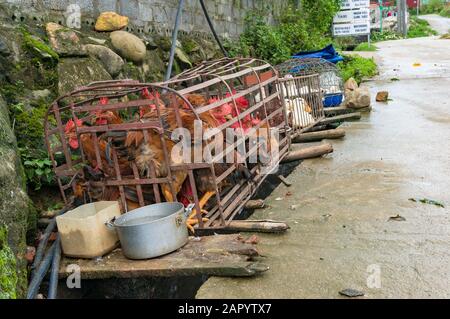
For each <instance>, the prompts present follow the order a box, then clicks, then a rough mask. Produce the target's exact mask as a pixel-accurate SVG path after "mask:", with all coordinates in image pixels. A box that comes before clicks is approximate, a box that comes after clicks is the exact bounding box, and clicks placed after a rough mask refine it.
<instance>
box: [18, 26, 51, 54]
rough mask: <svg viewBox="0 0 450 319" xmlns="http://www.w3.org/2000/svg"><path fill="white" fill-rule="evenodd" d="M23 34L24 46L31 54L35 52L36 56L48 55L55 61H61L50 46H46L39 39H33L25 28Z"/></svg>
mask: <svg viewBox="0 0 450 319" xmlns="http://www.w3.org/2000/svg"><path fill="white" fill-rule="evenodd" d="M21 32H22V35H23V39H24V46H25V48H26V49H28V50H29V51H31V52H33V51H34V52H35V54H39V55H42V54H47V55H48V56H49V57H50V58H52V59H54V60H55V61H58V60H59V55H58V53H56V52H55V51H54V50H53V49H52V48H51V47H50V46H48V45H47V44H45V43H44V42H43V41H42V40H40V39H39V38H36V37H33V36H32V35H31V34H30V33H29V32H28V31H27V30H26V29H25V28H24V27H22V28H21Z"/></svg>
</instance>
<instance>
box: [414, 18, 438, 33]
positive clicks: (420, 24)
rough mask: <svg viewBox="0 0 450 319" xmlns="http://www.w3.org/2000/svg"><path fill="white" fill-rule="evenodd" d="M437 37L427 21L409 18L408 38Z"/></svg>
mask: <svg viewBox="0 0 450 319" xmlns="http://www.w3.org/2000/svg"><path fill="white" fill-rule="evenodd" d="M430 35H437V32H436V31H435V30H433V29H432V28H431V27H430V24H429V23H428V21H426V20H423V19H419V18H417V17H411V26H410V27H409V29H408V34H407V37H408V38H419V37H428V36H430Z"/></svg>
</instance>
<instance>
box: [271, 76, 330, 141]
mask: <svg viewBox="0 0 450 319" xmlns="http://www.w3.org/2000/svg"><path fill="white" fill-rule="evenodd" d="M278 85H279V91H280V92H281V93H282V96H283V105H284V108H285V109H286V117H287V119H288V123H289V125H290V127H291V128H292V132H291V138H295V137H296V136H298V135H299V134H301V133H303V132H304V131H306V130H308V129H309V128H311V127H312V126H314V125H316V124H317V123H318V122H319V121H320V120H321V119H323V118H324V117H325V112H324V109H323V104H322V92H321V89H320V78H319V75H318V74H312V75H306V76H298V77H292V76H291V75H286V76H285V77H284V78H281V79H279V81H278Z"/></svg>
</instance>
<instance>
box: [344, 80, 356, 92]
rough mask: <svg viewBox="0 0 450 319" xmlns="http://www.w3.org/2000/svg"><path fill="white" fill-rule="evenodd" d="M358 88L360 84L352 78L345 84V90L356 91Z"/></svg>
mask: <svg viewBox="0 0 450 319" xmlns="http://www.w3.org/2000/svg"><path fill="white" fill-rule="evenodd" d="M357 88H358V83H357V82H356V80H355V79H354V78H350V79H348V80H347V81H346V82H345V84H344V90H345V91H347V90H350V91H354V90H356V89H357Z"/></svg>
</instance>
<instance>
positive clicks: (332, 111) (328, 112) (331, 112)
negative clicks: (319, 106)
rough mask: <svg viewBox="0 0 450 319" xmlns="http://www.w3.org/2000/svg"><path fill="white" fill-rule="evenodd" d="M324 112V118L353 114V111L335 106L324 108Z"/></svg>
mask: <svg viewBox="0 0 450 319" xmlns="http://www.w3.org/2000/svg"><path fill="white" fill-rule="evenodd" d="M324 112H325V116H336V115H342V114H348V113H353V112H355V110H354V109H350V108H346V107H343V106H337V107H325V108H324Z"/></svg>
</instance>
